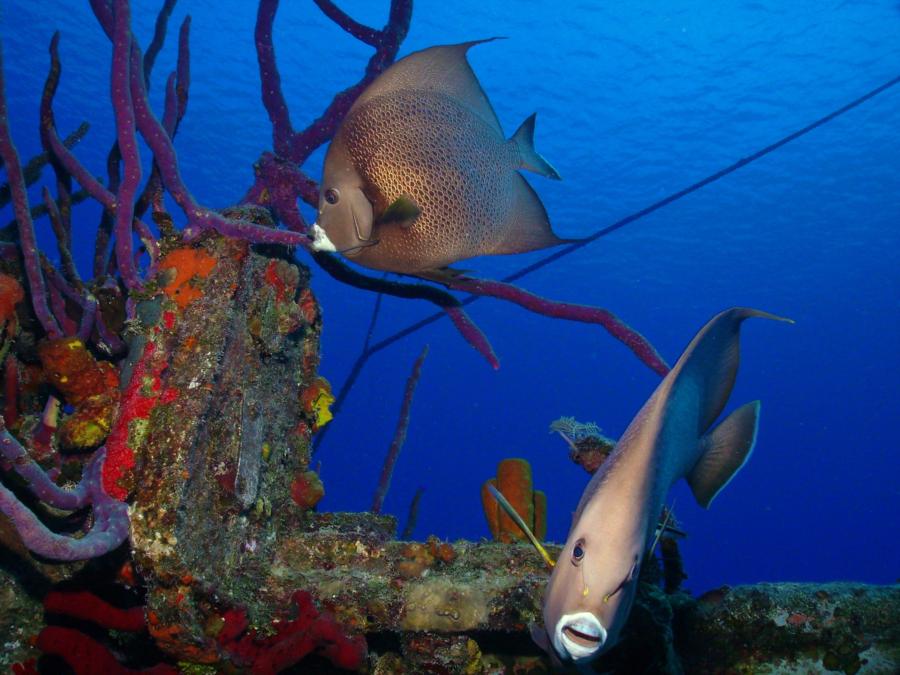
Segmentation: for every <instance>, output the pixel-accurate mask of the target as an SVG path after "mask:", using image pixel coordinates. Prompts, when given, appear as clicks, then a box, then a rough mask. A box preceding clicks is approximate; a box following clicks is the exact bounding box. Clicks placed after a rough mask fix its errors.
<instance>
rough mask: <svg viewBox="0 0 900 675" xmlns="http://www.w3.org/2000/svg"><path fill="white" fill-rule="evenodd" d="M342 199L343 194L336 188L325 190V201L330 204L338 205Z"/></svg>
mask: <svg viewBox="0 0 900 675" xmlns="http://www.w3.org/2000/svg"><path fill="white" fill-rule="evenodd" d="M340 198H341V193H340V192H338V190H336V189H335V188H328V189H327V190H325V201H326V202H328V203H329V204H337V203H338V201H339V200H340Z"/></svg>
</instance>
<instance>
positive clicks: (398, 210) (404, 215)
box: [378, 195, 422, 227]
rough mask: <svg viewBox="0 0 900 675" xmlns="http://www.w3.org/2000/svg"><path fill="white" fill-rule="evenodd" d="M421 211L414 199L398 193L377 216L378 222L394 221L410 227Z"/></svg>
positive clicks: (381, 223) (380, 223)
mask: <svg viewBox="0 0 900 675" xmlns="http://www.w3.org/2000/svg"><path fill="white" fill-rule="evenodd" d="M421 213H422V209H421V208H419V205H418V204H417V203H416V200H415V199H413V198H412V197H410V196H409V195H400V196H399V197H397V199H395V200H394V201H393V202H391V203H390V205H389V206H388V207H387V208H386V209H385V210H384V213H382V214H381V215H380V216H379V217H378V224H379V225H383V224H384V225H386V224H388V223H394V224H397V225H401V226H403V227H410V226H411V225H412V224H413V223H414V222H415V221H416V218H418V217H419V215H420V214H421Z"/></svg>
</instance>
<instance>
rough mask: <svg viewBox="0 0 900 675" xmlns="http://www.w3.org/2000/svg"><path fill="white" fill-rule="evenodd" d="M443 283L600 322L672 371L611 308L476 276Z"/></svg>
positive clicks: (659, 368)
mask: <svg viewBox="0 0 900 675" xmlns="http://www.w3.org/2000/svg"><path fill="white" fill-rule="evenodd" d="M442 283H444V284H445V285H446V286H447V287H448V288H452V289H454V290H458V291H465V292H467V293H472V294H473V295H488V296H491V297H494V298H501V299H503V300H508V301H510V302H514V303H516V304H517V305H521V306H522V307H524V308H526V309H528V310H530V311H532V312H535V313H537V314H542V315H544V316H549V317H552V318H554V319H566V320H568V321H582V322H584V323H596V324H599V325H601V326H603V327H604V328H605V329H606V330H607V331H609V333H610V335H612V336H613V337H614V338H616V339H617V340H619V341H620V342H622V343H623V344H624V345H625V346H626V347H628V348H629V349H630V350H631V351H632V352H634V354H635V355H636V356H637V357H638V358H639V359H640V360H641V361H643V362H644V364H646V365H647V366H649V367H650V368H651V369H652V370H653V371H654V372H656V373H658V374H659V375H662V376H665V374H666V373H668V372H669V366H668V364H667V363H666V362H665V360H663V358H662V356H660V355H659V352H657V351H656V349H655V348H654V347H653V345H652V344H650V342H649V341H648V340H647V338H645V337H644V336H643V335H641V334H640V333H638V332H637V331H636V330H634V329H633V328H632V327H631V326H629V325H628V324H626V323H625V322H624V321H622V320H621V319H620V318H619V317H617V316H616V315H615V314H613V313H612V312H610V311H609V310H606V309H603V308H601V307H590V306H588V305H576V304H573V303H569V302H558V301H556V300H549V299H547V298H542V297H541V296H539V295H535V294H534V293H529V292H528V291H526V290H524V289H522V288H519V287H518V286H513V285H512V284H507V283H504V282H502V281H493V280H491V279H476V278H474V277H469V276H466V275H458V276H455V277H453V278H452V279H447V280H442Z"/></svg>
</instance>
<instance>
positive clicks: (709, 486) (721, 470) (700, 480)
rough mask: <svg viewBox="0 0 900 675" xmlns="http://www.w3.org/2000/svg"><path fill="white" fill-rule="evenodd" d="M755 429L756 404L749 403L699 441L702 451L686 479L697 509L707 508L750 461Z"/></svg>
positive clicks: (754, 440)
mask: <svg viewBox="0 0 900 675" xmlns="http://www.w3.org/2000/svg"><path fill="white" fill-rule="evenodd" d="M758 426H759V401H752V402H751V403H747V404H745V405H742V406H741V407H740V408H738V409H737V410H735V411H734V412H732V413H731V414H730V415H729V416H728V417H726V418H725V419H724V420H722V422H721V423H720V424H719V425H718V426H716V427H715V428H714V429H713V430H712V431H710V432H709V433H708V434H706V435H705V436H703V438H701V439H700V445H701V447H702V448H703V450H704V452H703V454H702V455H701V456H700V459H699V460H698V461H697V464H696V465H695V466H694V468H693V469H691V472H690V473H689V474H688V476H687V481H688V484H689V485H690V486H691V490H692V491H693V493H694V497H695V498H696V499H697V503H698V504H700V506H702V507H704V508H709V505H710V503H712V500H713V499H715V497H716V495H717V494H719V492H721V491H722V489H723V488H724V487H725V486H726V485H728V482H729V481H730V480H731V479H732V478H733V477H734V475H735V474H736V473H737V472H738V471H739V470H740V468H741V467H742V466H744V464H746V463H747V460H748V459H750V453H752V452H753V445H754V444H755V443H756V430H757V427H758Z"/></svg>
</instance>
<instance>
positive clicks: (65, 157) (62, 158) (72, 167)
mask: <svg viewBox="0 0 900 675" xmlns="http://www.w3.org/2000/svg"><path fill="white" fill-rule="evenodd" d="M59 67H60V66H59V33H58V32H57V33H55V34H54V35H53V38H52V39H51V40H50V73H49V75H48V76H47V78H48V82H49V81H51V80H55V79H56V78H58V74H59ZM55 91H56V87H55V86H52V87H51V86H45V88H44V94H43V96H42V97H41V139H42V141H43V142H44V143H45V144H46V147H48V148H49V151H50V152H51V153H52V154H53V156H54V157H55V158H56V159H57V160H58V161H59V163H60V164H61V165H62V167H63V168H64V169H65V170H66V171H67V172H68V173H69V174H70V175H71V176H72V177H73V178H74V179H75V180H76V181H78V184H79V185H81V186H82V187H83V188H84V189H85V190H87V192H88V194H90V196H91V197H93V198H94V199H96V200H97V201H98V202H100V204H101V205H102V206H103V207H104V209H106V211H107V212H108V213H109V214H110V215H111V216H113V217H115V214H116V206H117V198H116V195H115V194H114V193H113V192H111V191H110V190H109V189H107V188H106V187H104V186H103V184H102V183H101V182H100V181H98V180H97V179H96V178H94V176H92V175H91V173H90V171H88V170H87V169H86V168H85V167H84V166H83V165H82V164H81V163H80V162H79V161H78V159H77V158H76V157H75V155H74V154H73V153H72V151H71V150H69V148H68V147H67V146H66V144H64V143H63V142H62V141H61V140H60V138H59V134H58V133H57V132H56V122H55V120H54V115H53V96H54V94H55ZM110 154H111V158H110V162H109V163H110V165H111V169H112V168H114V167H117V166H118V162H119V161H120V158H121V155H120V151H119V148H118V144H116V147H115V148H114V151H113V152H111V153H110ZM138 168H140V165H138ZM114 171H115V174H116V176H115V180H111V182H110V187H112V188H113V189H115V190H116V191H117V192H118V191H119V188H120V184H119V179H118V169H117V168H115V169H114ZM111 173H112V171H111ZM135 225H136V227H137V229H138V233H139V234H140V235H141V236H142V238H145V235H146V233H148V232H151V230H150V228H149V227H148V226H147V225H146V223H136V224H135ZM129 229H130V228H129ZM104 232H105V230H104V229H103V228H102V227H101V230H100V233H99V234H98V242H97V244H98V249H100V248H102V249H105V243H106V241H108V238H107V236H106V235H105V234H104ZM146 243H147V242H145V245H146ZM100 257H101V256H98V258H100ZM98 262H99V261H95V265H94V273H95V275H97V276H99V275H102V274H104V273H105V271H106V270H105V267H106V264H105V257H104V258H103V264H100V265H98Z"/></svg>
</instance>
